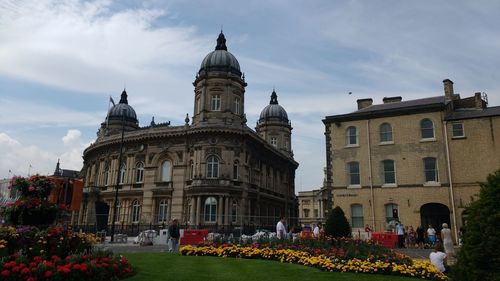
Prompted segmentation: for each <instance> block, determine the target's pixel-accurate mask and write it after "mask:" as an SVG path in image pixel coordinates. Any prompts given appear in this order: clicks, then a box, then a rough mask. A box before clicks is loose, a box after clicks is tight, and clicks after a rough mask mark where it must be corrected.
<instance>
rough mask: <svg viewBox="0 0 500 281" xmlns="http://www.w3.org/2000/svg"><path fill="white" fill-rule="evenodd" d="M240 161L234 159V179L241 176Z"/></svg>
mask: <svg viewBox="0 0 500 281" xmlns="http://www.w3.org/2000/svg"><path fill="white" fill-rule="evenodd" d="M239 164H240V163H239V162H238V160H236V161H234V164H233V180H238V178H239Z"/></svg>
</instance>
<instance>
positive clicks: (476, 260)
mask: <svg viewBox="0 0 500 281" xmlns="http://www.w3.org/2000/svg"><path fill="white" fill-rule="evenodd" d="M498 202H500V170H498V171H496V172H495V173H494V174H491V175H489V176H488V178H487V182H486V183H482V184H481V190H480V193H479V200H477V201H475V202H473V203H472V204H471V205H470V206H469V207H468V208H467V209H466V211H465V212H466V214H467V217H466V220H467V222H466V231H465V234H464V237H463V245H462V248H461V249H460V251H459V253H458V261H457V264H456V265H455V267H453V270H452V273H453V275H454V278H453V279H454V280H464V281H472V280H500V236H499V235H498V233H500V204H499V203H498Z"/></svg>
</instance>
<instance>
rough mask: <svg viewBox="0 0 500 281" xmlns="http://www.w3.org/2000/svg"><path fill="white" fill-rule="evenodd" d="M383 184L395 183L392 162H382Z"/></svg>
mask: <svg viewBox="0 0 500 281" xmlns="http://www.w3.org/2000/svg"><path fill="white" fill-rule="evenodd" d="M383 166H384V183H396V173H395V172H394V161H393V160H384V161H383Z"/></svg>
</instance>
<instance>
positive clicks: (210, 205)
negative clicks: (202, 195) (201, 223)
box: [205, 197, 217, 222]
mask: <svg viewBox="0 0 500 281" xmlns="http://www.w3.org/2000/svg"><path fill="white" fill-rule="evenodd" d="M216 220H217V200H216V199H215V198H214V197H208V198H207V199H206V200H205V222H216Z"/></svg>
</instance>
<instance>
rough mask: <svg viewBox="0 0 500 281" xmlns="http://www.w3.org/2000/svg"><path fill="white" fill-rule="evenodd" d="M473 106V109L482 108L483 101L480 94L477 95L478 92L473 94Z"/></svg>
mask: <svg viewBox="0 0 500 281" xmlns="http://www.w3.org/2000/svg"><path fill="white" fill-rule="evenodd" d="M474 106H475V108H478V109H483V108H484V103H483V99H482V98H481V93H479V92H478V93H475V94H474Z"/></svg>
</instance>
